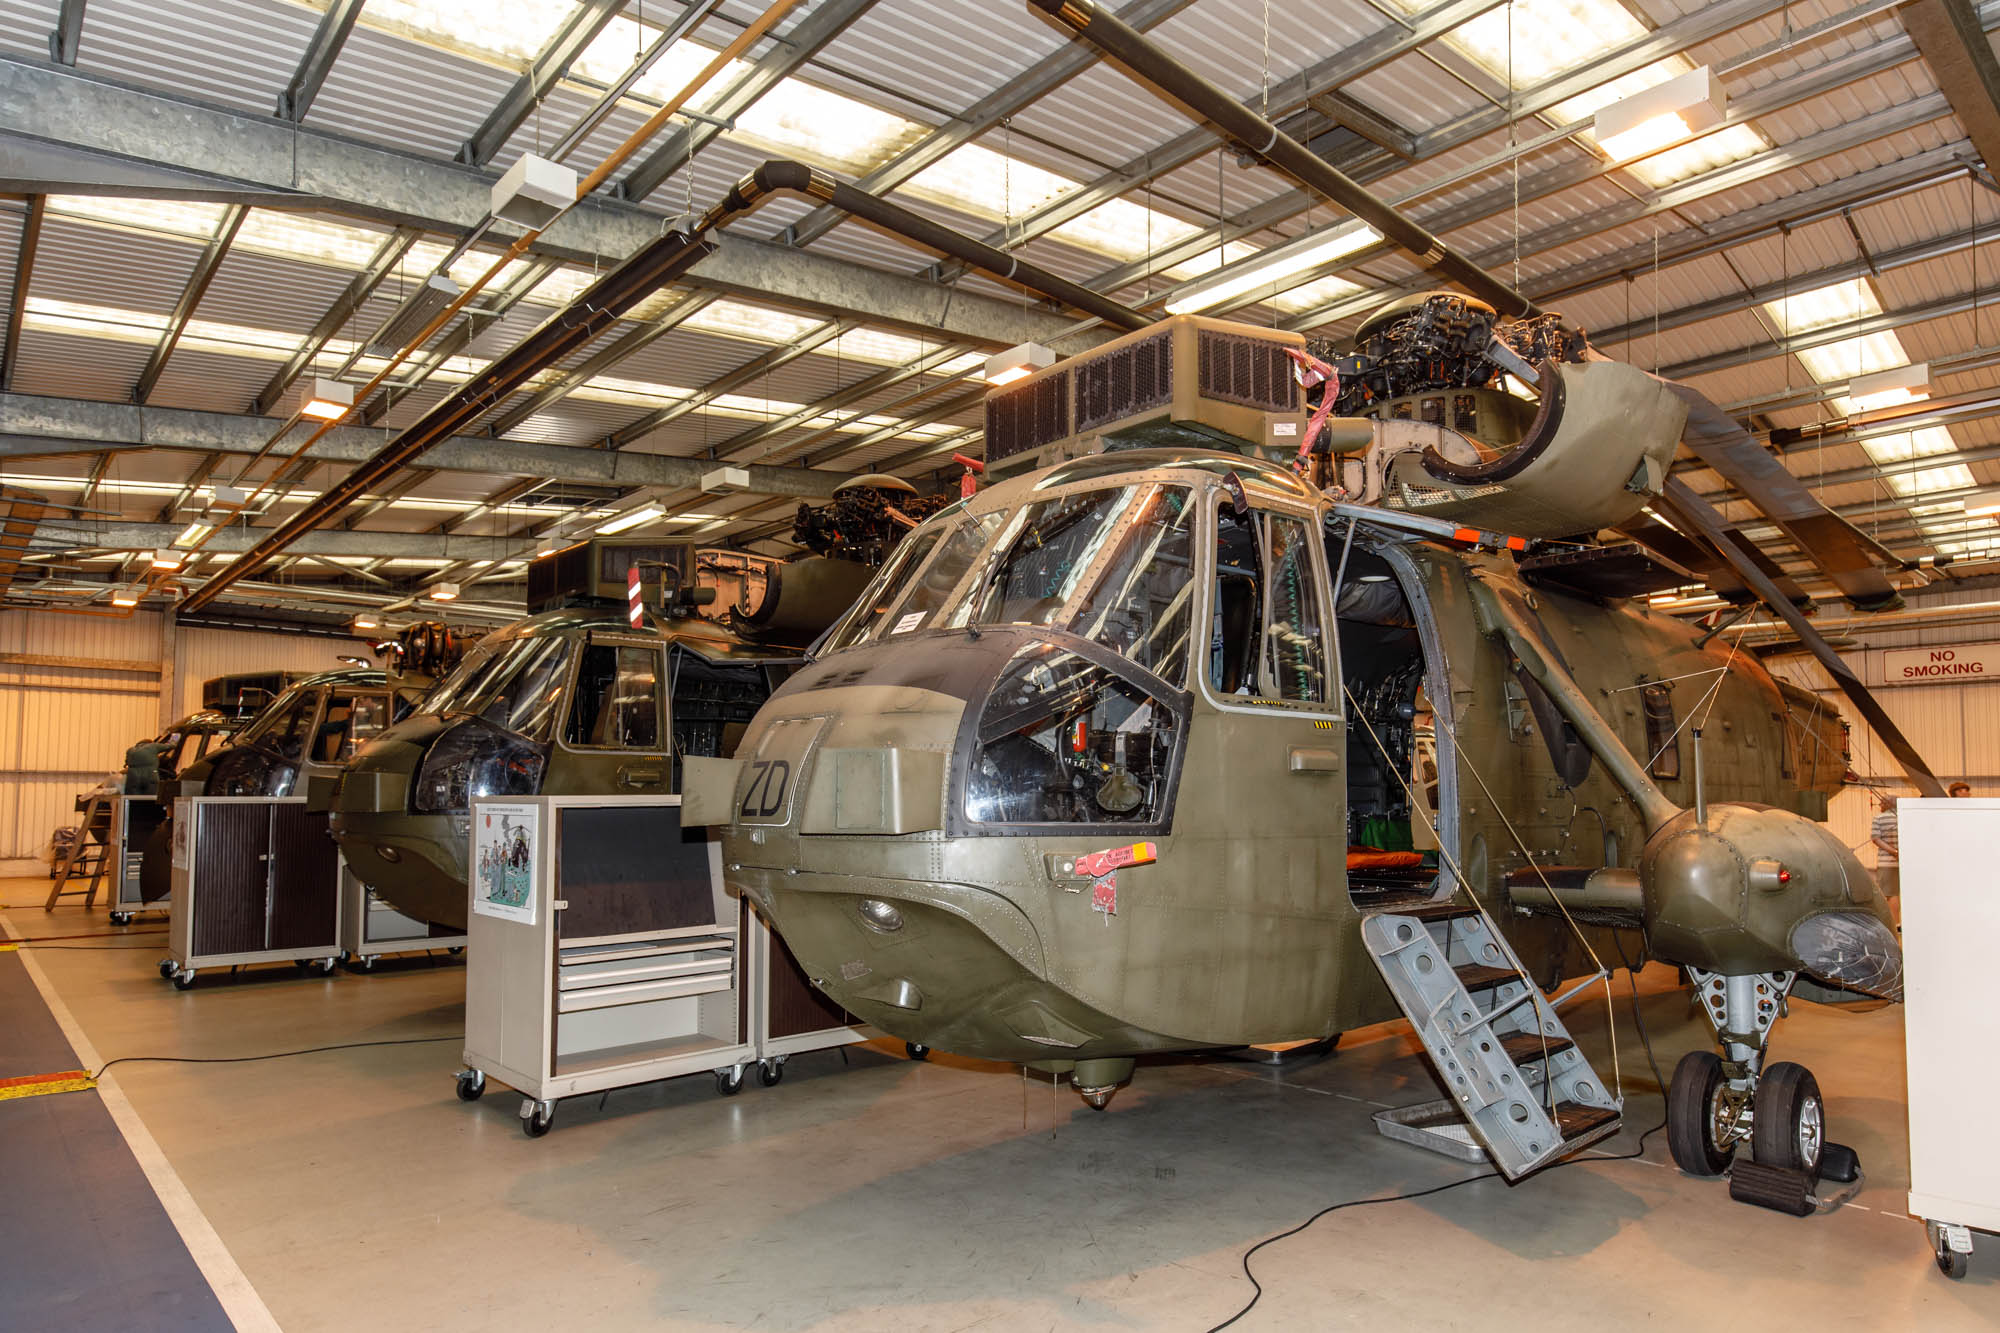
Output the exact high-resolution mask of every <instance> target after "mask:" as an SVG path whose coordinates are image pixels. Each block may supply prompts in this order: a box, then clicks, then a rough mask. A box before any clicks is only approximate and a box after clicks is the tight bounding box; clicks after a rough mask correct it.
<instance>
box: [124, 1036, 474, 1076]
mask: <svg viewBox="0 0 2000 1333" xmlns="http://www.w3.org/2000/svg"><path fill="white" fill-rule="evenodd" d="M464 1039H465V1034H464V1033H463V1032H446V1033H442V1034H440V1035H438V1036H435V1037H392V1038H387V1039H385V1040H382V1041H343V1042H337V1043H335V1044H334V1045H332V1046H307V1047H304V1048H303V1049H301V1050H296V1051H272V1052H270V1053H269V1054H267V1055H121V1056H119V1057H118V1058H117V1059H116V1060H107V1061H105V1062H104V1063H103V1064H102V1065H101V1066H99V1067H98V1070H97V1072H96V1073H95V1074H92V1075H91V1077H92V1078H103V1077H104V1071H105V1070H107V1069H109V1068H111V1066H113V1065H126V1064H155V1065H240V1064H249V1063H251V1062H253V1061H256V1060H283V1059H285V1058H286V1057H288V1056H293V1055H318V1054H319V1053H320V1052H322V1051H357V1050H360V1049H361V1048H362V1047H364V1046H420V1045H422V1044H424V1043H425V1042H432V1041H463V1040H464Z"/></svg>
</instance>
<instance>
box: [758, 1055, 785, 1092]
mask: <svg viewBox="0 0 2000 1333" xmlns="http://www.w3.org/2000/svg"><path fill="white" fill-rule="evenodd" d="M784 1077H785V1066H784V1065H783V1064H781V1063H779V1062H778V1061H776V1060H759V1061H758V1062H757V1081H758V1082H759V1083H762V1084H763V1085H764V1086H765V1087H767V1088H775V1087H777V1086H778V1083H779V1081H780V1080H782V1079H783V1078H784Z"/></svg>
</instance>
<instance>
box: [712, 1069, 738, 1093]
mask: <svg viewBox="0 0 2000 1333" xmlns="http://www.w3.org/2000/svg"><path fill="white" fill-rule="evenodd" d="M741 1091H743V1066H742V1065H734V1066H731V1067H730V1068H728V1069H718V1070H716V1071H715V1095H716V1096H718V1097H734V1096H735V1095H736V1094H737V1093H739V1092H741Z"/></svg>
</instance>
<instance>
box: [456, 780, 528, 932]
mask: <svg viewBox="0 0 2000 1333" xmlns="http://www.w3.org/2000/svg"><path fill="white" fill-rule="evenodd" d="M537 813H538V812H537V811H536V809H535V807H534V806H532V805H489V804H486V803H484V802H482V803H481V804H480V805H479V807H478V813H477V814H475V815H474V816H473V819H474V823H473V829H472V910H473V911H475V912H478V913H479V914H480V915H481V916H497V917H504V918H506V919H507V920H509V921H518V922H520V923H521V924H523V925H527V926H532V925H534V924H535V835H536V815H537Z"/></svg>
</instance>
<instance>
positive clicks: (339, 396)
mask: <svg viewBox="0 0 2000 1333" xmlns="http://www.w3.org/2000/svg"><path fill="white" fill-rule="evenodd" d="M353 410H354V386H353V385H352V384H342V383H341V382H340V381H339V380H327V379H320V378H319V377H318V376H314V377H313V378H312V379H310V380H307V381H306V382H305V384H304V385H303V386H302V387H301V388H300V389H299V415H300V416H302V417H311V418H312V419H313V420H315V421H338V420H340V419H341V418H342V417H344V416H346V415H347V414H348V413H349V412H352V411H353Z"/></svg>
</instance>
